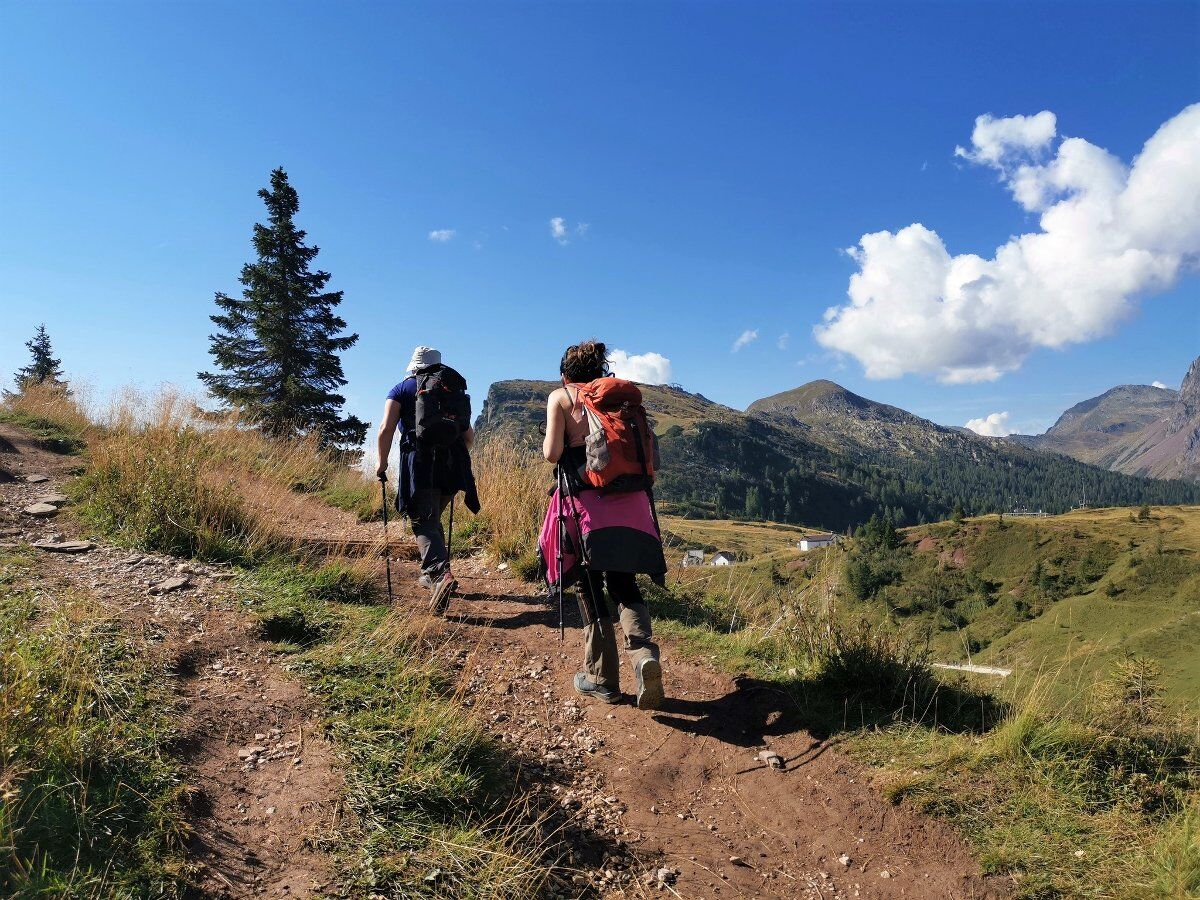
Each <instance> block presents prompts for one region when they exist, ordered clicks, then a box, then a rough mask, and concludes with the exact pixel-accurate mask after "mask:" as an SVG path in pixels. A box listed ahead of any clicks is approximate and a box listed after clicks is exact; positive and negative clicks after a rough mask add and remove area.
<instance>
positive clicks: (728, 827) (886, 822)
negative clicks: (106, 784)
mask: <svg viewBox="0 0 1200 900" xmlns="http://www.w3.org/2000/svg"><path fill="white" fill-rule="evenodd" d="M457 570H458V571H457V573H458V574H459V577H460V581H461V582H462V585H463V597H461V598H458V599H455V600H454V601H453V602H452V603H451V606H450V609H449V611H448V615H447V620H446V622H447V627H448V628H450V629H451V630H452V631H453V632H454V633H455V635H456V639H457V640H459V641H462V642H463V643H464V644H465V645H467V646H471V645H474V646H475V647H476V648H477V652H476V653H475V654H474V655H473V659H472V663H471V666H470V671H469V672H468V673H467V674H468V675H469V677H471V678H473V679H474V681H475V683H476V685H477V687H478V688H479V690H476V691H472V692H471V696H473V697H474V698H476V700H475V702H476V703H477V705H478V707H479V709H480V711H481V713H482V714H483V717H484V720H485V721H487V722H489V723H490V727H491V728H492V729H493V731H495V732H496V733H497V734H498V735H499V736H500V738H501V740H504V741H506V742H508V743H513V744H516V745H518V746H520V747H522V748H523V749H524V750H525V752H527V753H529V754H531V755H533V756H534V757H536V756H537V755H538V754H539V753H540V754H541V756H542V757H543V758H544V757H546V756H547V755H549V756H550V758H551V761H554V760H557V759H558V758H560V757H562V756H563V755H570V754H571V753H573V752H580V753H581V755H582V756H583V757H584V759H585V761H586V767H587V769H588V770H590V771H591V772H593V773H596V774H597V775H599V776H600V782H599V785H598V789H596V790H593V791H592V796H591V798H588V797H587V792H586V791H585V792H584V801H583V806H582V808H581V809H580V811H579V812H578V813H577V815H582V816H583V817H584V818H585V819H586V817H587V815H588V813H589V808H588V803H589V802H591V804H592V808H594V807H595V797H597V796H598V797H599V798H600V799H599V802H600V805H601V806H602V807H603V808H604V810H605V811H606V812H607V813H609V815H607V816H603V817H600V824H599V827H601V828H603V829H605V830H607V831H608V832H609V833H610V834H613V835H615V836H616V837H617V838H618V839H619V840H621V841H622V842H623V843H625V844H626V845H627V846H628V847H629V849H630V850H631V851H632V852H633V853H634V854H635V855H636V856H637V858H638V859H639V860H640V861H641V862H642V864H643V866H644V869H643V871H649V870H652V869H653V868H655V867H657V866H662V867H667V868H670V869H674V870H678V877H677V879H676V881H675V883H674V886H673V890H674V891H675V892H677V893H678V894H679V895H680V896H683V897H779V898H799V897H805V898H808V897H812V898H834V897H898V896H904V897H916V898H926V897H928V898H934V897H936V898H950V897H961V898H981V897H1002V896H1005V894H1006V891H1005V890H1004V889H1003V886H1002V885H1001V884H1000V883H998V882H997V883H994V882H993V881H992V880H990V879H983V878H981V877H979V876H978V874H977V873H978V871H979V866H978V863H977V862H976V861H975V860H974V859H973V857H972V855H971V853H970V851H969V850H968V848H967V847H966V846H965V844H964V843H963V842H962V840H961V839H960V838H959V837H958V836H957V835H956V834H955V833H954V832H953V831H952V830H951V829H950V828H948V827H947V826H945V825H944V824H942V823H939V822H935V821H933V820H931V819H927V818H924V817H921V816H918V815H915V814H913V813H912V812H911V811H908V810H905V809H902V808H898V807H896V806H893V805H892V804H890V803H888V802H887V801H885V800H884V799H883V798H882V797H881V796H880V795H879V793H878V791H877V789H876V788H875V787H873V786H872V784H871V781H870V776H869V774H867V773H866V772H865V771H864V770H863V769H862V768H861V767H859V766H858V765H856V764H854V763H853V762H851V761H850V760H848V759H847V758H845V757H844V756H842V755H840V754H839V753H838V752H837V751H836V750H834V749H831V747H830V745H829V744H828V743H827V742H825V741H821V740H817V739H816V738H814V737H813V736H812V735H811V734H810V733H809V732H807V731H805V730H804V728H803V727H802V725H801V723H800V722H799V721H798V718H799V717H798V711H797V710H796V708H795V706H794V703H793V702H792V701H791V700H790V699H789V698H788V697H787V696H786V695H785V694H784V693H783V692H782V691H779V690H778V689H775V688H773V687H772V686H771V685H770V684H768V683H764V682H760V681H756V680H754V679H752V678H747V677H740V678H732V679H731V678H728V677H726V676H724V675H720V674H717V673H714V672H712V671H711V670H709V669H706V668H704V667H703V666H698V665H696V664H694V663H692V662H688V661H686V660H684V659H683V658H682V657H681V656H680V655H679V654H678V653H676V652H675V650H674V648H673V647H672V646H671V644H670V642H666V643H665V645H664V646H663V648H662V652H663V668H664V678H665V680H666V688H667V695H668V700H667V701H666V703H665V704H664V706H663V708H662V709H661V710H659V711H657V712H655V713H646V712H642V711H639V710H638V709H637V708H636V707H635V706H633V705H632V703H628V702H627V703H623V704H620V705H617V706H607V705H605V704H601V703H598V702H591V701H585V700H582V699H579V698H577V697H576V696H575V695H574V692H573V690H572V689H571V688H570V679H571V677H572V675H573V674H574V672H575V671H576V665H577V663H578V661H579V657H580V656H581V652H580V639H579V631H578V630H577V629H573V628H568V630H567V639H566V642H565V643H564V644H561V645H560V644H559V641H558V633H557V627H556V621H555V620H556V618H557V611H556V610H555V611H551V610H550V609H549V608H548V607H546V606H545V605H544V603H543V601H542V598H541V597H540V596H538V594H537V592H536V589H535V588H534V587H531V586H528V585H523V584H520V583H519V582H517V581H516V580H514V579H512V578H507V577H502V576H501V577H498V576H497V573H494V572H489V571H488V569H487V567H486V564H485V563H484V562H483V561H482V560H478V559H477V560H467V561H464V562H461V563H459V564H457ZM402 573H403V576H409V577H410V578H411V576H412V574H413V570H412V568H411V564H402ZM405 594H406V596H405V601H406V602H420V600H421V597H420V596H414V595H413V594H412V593H411V591H410V590H409V589H407V588H406V592H405ZM621 666H622V679H623V682H622V686H623V687H624V688H625V689H626V690H631V689H632V683H633V682H632V673H631V671H630V669H629V667H628V666H627V664H626V661H625V660H624V659H622V661H621ZM762 750H771V751H774V752H776V753H778V754H779V755H780V756H782V757H783V759H784V760H785V761H786V765H785V768H783V769H782V770H780V769H774V768H771V767H769V766H767V765H766V764H764V763H763V762H761V761H760V760H758V759H757V758H756V757H757V754H758V753H759V751H762ZM551 792H552V793H554V794H557V795H558V796H559V797H560V798H563V799H564V800H565V802H566V804H567V805H568V806H571V805H572V802H573V801H576V800H577V799H578V798H577V797H575V796H573V795H572V789H571V786H570V785H569V784H568V785H562V786H561V787H560V789H559V790H554V786H553V785H551ZM613 813H615V814H613ZM843 857H847V858H848V862H843V861H842V858H843ZM638 874H641V873H638Z"/></svg>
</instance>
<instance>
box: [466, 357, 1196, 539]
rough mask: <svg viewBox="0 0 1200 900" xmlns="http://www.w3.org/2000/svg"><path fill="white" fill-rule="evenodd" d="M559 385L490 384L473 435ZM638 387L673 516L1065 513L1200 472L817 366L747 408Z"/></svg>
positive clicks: (1186, 491)
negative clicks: (850, 381) (822, 375)
mask: <svg viewBox="0 0 1200 900" xmlns="http://www.w3.org/2000/svg"><path fill="white" fill-rule="evenodd" d="M557 385H558V383H557V382H552V381H531V380H521V379H517V380H512V381H501V382H496V383H495V384H493V385H491V386H490V388H489V390H488V394H487V398H486V399H485V401H484V404H483V407H482V409H481V411H480V415H479V418H478V420H477V422H476V428H477V430H478V431H479V433H480V436H481V438H483V439H486V438H488V437H490V436H493V435H500V434H504V435H507V436H508V437H510V438H512V439H514V440H517V441H528V442H536V440H538V439H540V435H541V434H542V433H543V431H542V429H543V422H544V416H545V397H546V396H547V394H548V393H549V392H550V391H551V390H553V389H554V388H555V387H557ZM643 397H644V401H645V405H646V408H647V412H648V414H649V416H650V418H651V421H652V423H653V427H654V430H655V433H656V435H657V436H658V439H659V444H660V450H661V455H662V459H663V467H662V469H661V471H660V477H659V479H658V484H657V487H656V492H657V494H658V496H659V498H660V499H662V500H663V501H665V505H666V507H667V511H670V512H674V513H676V514H679V515H685V516H693V517H700V518H725V517H728V516H744V517H746V518H749V519H774V520H777V521H781V522H791V523H796V524H806V525H813V526H819V527H823V528H830V529H834V530H843V529H845V528H846V527H848V526H852V525H855V524H858V523H860V522H862V521H864V520H866V519H867V518H869V517H870V515H871V514H873V513H879V514H887V515H890V516H891V517H892V518H893V520H894V521H896V522H898V523H904V524H916V523H919V522H922V521H931V520H935V519H941V518H946V517H948V516H949V515H950V513H951V511H952V510H953V509H954V508H955V506H957V505H962V506H964V507H965V508H966V509H967V510H968V511H969V512H985V511H997V510H1009V509H1012V508H1014V507H1022V506H1024V507H1029V508H1032V509H1038V508H1041V509H1045V510H1046V511H1047V512H1063V511H1066V510H1068V509H1070V508H1071V507H1073V506H1074V505H1076V504H1077V503H1079V502H1080V501H1082V500H1083V499H1084V498H1086V499H1087V500H1089V501H1090V502H1092V503H1094V504H1099V505H1137V504H1140V503H1143V502H1153V503H1180V502H1200V485H1186V484H1180V483H1176V482H1166V481H1159V482H1155V481H1150V480H1147V479H1144V478H1135V477H1131V476H1127V475H1123V474H1120V473H1114V472H1109V471H1107V470H1105V469H1101V468H1097V467H1095V466H1091V465H1087V464H1085V463H1082V462H1079V461H1077V460H1074V459H1071V458H1070V457H1067V456H1063V455H1058V454H1054V453H1044V452H1041V451H1039V450H1036V449H1031V448H1028V447H1024V446H1021V445H1020V444H1019V443H1018V442H1015V441H1005V440H1001V439H990V438H985V437H981V436H979V435H976V434H974V433H971V432H967V431H963V430H960V429H953V428H947V427H945V426H941V425H937V424H936V423H933V422H930V421H928V420H927V419H923V418H921V417H920V416H917V415H915V414H913V413H910V412H908V411H906V410H903V409H900V408H899V407H894V406H889V405H887V404H883V403H878V402H876V401H873V400H870V399H869V398H866V397H861V396H859V395H858V394H855V393H853V392H852V391H849V390H847V389H846V388H844V387H842V386H840V385H838V384H836V383H834V382H832V381H828V380H825V379H821V380H818V381H815V382H809V383H808V384H805V385H801V386H800V387H798V388H794V389H792V390H791V391H784V392H782V393H780V394H775V395H772V396H771V397H765V398H762V399H761V400H756V401H755V402H753V403H751V404H750V405H749V406H748V407H747V409H746V410H745V411H740V410H736V409H733V408H732V407H728V406H724V405H722V404H719V403H714V402H713V401H711V400H709V399H708V398H706V397H703V396H702V395H699V394H693V393H689V392H688V391H686V390H684V389H683V388H680V387H678V386H673V385H672V386H643Z"/></svg>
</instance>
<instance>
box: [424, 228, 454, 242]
mask: <svg viewBox="0 0 1200 900" xmlns="http://www.w3.org/2000/svg"><path fill="white" fill-rule="evenodd" d="M457 233H458V232H456V231H455V230H454V229H453V228H438V229H435V230H434V231H431V232H429V239H430V240H431V241H434V242H436V243H439V244H444V243H446V241H449V240H453V239H454V235H456V234H457Z"/></svg>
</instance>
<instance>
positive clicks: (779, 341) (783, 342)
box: [775, 331, 792, 350]
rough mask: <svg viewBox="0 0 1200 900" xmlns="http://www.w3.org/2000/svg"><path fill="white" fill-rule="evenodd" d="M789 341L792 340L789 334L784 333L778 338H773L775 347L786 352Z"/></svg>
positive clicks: (787, 332)
mask: <svg viewBox="0 0 1200 900" xmlns="http://www.w3.org/2000/svg"><path fill="white" fill-rule="evenodd" d="M791 339H792V335H791V332H789V331H785V332H784V333H783V334H781V335H780V336H779V337H777V338H775V346H776V347H778V348H779V349H780V350H786V349H787V348H788V342H789V341H790V340H791Z"/></svg>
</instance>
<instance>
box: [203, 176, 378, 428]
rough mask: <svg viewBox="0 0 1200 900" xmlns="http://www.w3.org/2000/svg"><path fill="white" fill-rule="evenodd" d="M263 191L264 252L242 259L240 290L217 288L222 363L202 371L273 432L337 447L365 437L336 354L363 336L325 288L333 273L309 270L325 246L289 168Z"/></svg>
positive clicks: (215, 341)
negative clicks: (304, 224)
mask: <svg viewBox="0 0 1200 900" xmlns="http://www.w3.org/2000/svg"><path fill="white" fill-rule="evenodd" d="M258 196H259V197H261V198H262V199H263V202H264V203H265V204H266V206H267V215H268V224H267V225H259V224H256V225H255V226H254V249H255V252H256V254H257V256H258V259H257V260H256V261H255V262H252V263H247V264H246V265H245V266H243V267H242V274H241V277H240V278H239V281H241V283H242V296H241V298H233V297H230V296H228V295H227V294H222V293H218V294H217V295H216V302H217V306H218V307H219V308H220V310H221V312H219V313H218V314H216V315H214V316H211V318H212V321H213V322H214V323H215V324H216V325H217V328H218V331H217V333H215V334H213V335H210V336H209V341H210V344H211V346H210V347H209V353H210V355H211V356H212V358H213V362H214V363H215V364H216V365H215V368H216V371H214V372H201V373H200V374H199V378H200V380H201V381H203V382H204V384H205V385H206V386H207V387H208V390H209V391H210V392H211V393H212V395H213V396H214V397H216V398H218V399H219V400H222V401H224V402H225V403H227V404H229V405H231V406H236V407H239V408H240V409H241V410H242V412H243V413H244V414H245V415H246V416H247V418H248V419H249V420H250V421H252V422H254V423H256V424H257V425H259V427H261V428H262V429H263V430H264V431H265V432H267V433H268V434H271V435H274V436H280V437H293V436H296V435H302V434H308V433H310V432H317V433H319V434H320V435H321V438H322V440H323V442H324V443H325V444H326V445H327V446H330V447H338V446H340V447H346V446H355V445H357V444H361V443H362V441H363V438H364V437H365V436H366V432H367V424H366V423H364V422H362V421H360V420H359V419H357V418H355V417H354V416H346V415H343V412H342V406H343V405H344V404H345V402H346V398H345V397H343V396H342V395H341V394H339V393H337V389H338V388H340V387H342V386H343V385H345V384H346V378H345V376H344V375H343V374H342V362H341V358H340V356H339V354H340V353H341V352H342V351H343V350H346V349H348V348H350V347H352V346H354V344H355V342H357V341H358V335H357V334H345V333H344V331H345V329H346V322H345V320H344V319H342V318H341V317H339V316H337V315H335V314H334V309H335V308H336V307H337V306H338V305H339V304H340V303H341V302H342V292H341V291H326V290H325V287H326V285H327V284H328V282H329V277H330V276H329V273H328V272H322V271H320V270H318V271H315V272H314V271H311V270H310V268H309V267H310V265H311V263H312V262H313V260H314V259H315V258H316V256H317V253H318V252H319V248H318V247H310V246H308V245H307V244H306V243H305V237H306V236H307V235H306V233H305V232H304V231H303V230H302V229H299V228H297V227H296V225H295V223H294V221H293V219H294V217H295V215H296V212H297V210H298V209H299V208H300V201H299V197H298V196H297V194H296V190H295V188H293V187H292V186H291V184H289V183H288V177H287V173H286V172H285V171H284V170H283V169H281V168H280V169H276V170H275V171H273V172H272V173H271V187H270V189H269V190H268V189H265V188H264V189H263V190H260V191H259V192H258Z"/></svg>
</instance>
